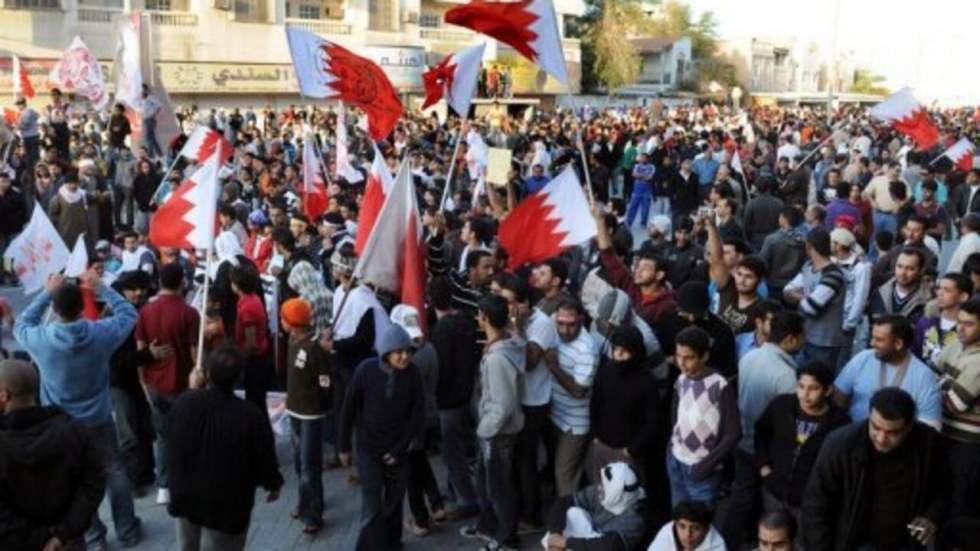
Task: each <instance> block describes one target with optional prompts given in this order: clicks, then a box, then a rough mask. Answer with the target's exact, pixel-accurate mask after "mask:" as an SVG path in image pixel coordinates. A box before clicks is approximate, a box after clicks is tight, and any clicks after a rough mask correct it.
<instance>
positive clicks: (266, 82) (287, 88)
mask: <svg viewBox="0 0 980 551" xmlns="http://www.w3.org/2000/svg"><path fill="white" fill-rule="evenodd" d="M157 67H158V68H159V69H160V76H161V78H162V79H163V82H164V83H166V85H167V90H168V91H169V92H171V93H194V92H206V93H222V92H228V93H248V92H253V93H254V92H259V93H262V92H268V93H277V92H279V93H281V92H297V88H296V78H295V77H294V76H293V67H292V66H291V65H289V64H285V63H284V64H271V63H270V64H248V65H244V64H238V63H179V62H172V61H160V62H158V63H157Z"/></svg>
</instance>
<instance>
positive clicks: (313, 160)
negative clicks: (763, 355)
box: [301, 129, 329, 220]
mask: <svg viewBox="0 0 980 551" xmlns="http://www.w3.org/2000/svg"><path fill="white" fill-rule="evenodd" d="M322 166H323V164H322V163H321V162H320V153H319V152H318V151H317V149H316V137H314V136H313V132H311V131H310V130H309V129H307V130H306V132H304V133H303V192H302V193H301V195H302V197H303V211H304V212H305V213H306V216H307V217H308V218H309V219H310V220H316V219H317V218H319V217H321V216H323V213H325V212H327V205H328V203H329V198H328V196H327V184H326V181H325V180H324V179H323V168H322Z"/></svg>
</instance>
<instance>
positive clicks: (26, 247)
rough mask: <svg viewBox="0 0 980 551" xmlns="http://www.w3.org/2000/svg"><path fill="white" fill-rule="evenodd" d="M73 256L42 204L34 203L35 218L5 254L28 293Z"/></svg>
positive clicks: (38, 287) (40, 286)
mask: <svg viewBox="0 0 980 551" xmlns="http://www.w3.org/2000/svg"><path fill="white" fill-rule="evenodd" d="M69 256H70V254H69V252H68V247H66V246H65V242H64V241H63V240H62V239H61V236H60V235H58V232H57V231H56V230H55V229H54V225H52V224H51V220H49V219H48V216H47V215H46V214H44V209H42V208H41V206H40V205H34V213H33V214H31V221H30V222H28V224H27V227H25V228H24V231H22V232H21V233H20V235H18V236H17V237H16V238H15V239H14V240H13V241H12V242H11V243H10V246H9V247H8V248H7V251H6V252H5V253H3V257H4V259H5V260H7V261H9V262H12V263H13V266H14V272H15V273H16V274H17V277H18V278H19V279H20V282H21V284H23V285H24V292H25V293H33V292H35V291H38V290H40V289H41V288H42V287H44V282H45V280H46V279H47V277H48V274H55V273H58V272H60V271H61V270H62V268H64V267H65V265H66V264H68V258H69Z"/></svg>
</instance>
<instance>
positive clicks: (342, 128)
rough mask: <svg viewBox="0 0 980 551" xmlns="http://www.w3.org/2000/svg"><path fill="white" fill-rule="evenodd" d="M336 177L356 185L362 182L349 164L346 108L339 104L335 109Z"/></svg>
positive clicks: (361, 177) (356, 171)
mask: <svg viewBox="0 0 980 551" xmlns="http://www.w3.org/2000/svg"><path fill="white" fill-rule="evenodd" d="M336 170H337V177H338V178H343V179H344V180H347V183H349V184H356V183H358V182H360V181H362V180H364V176H362V175H361V173H360V171H358V170H354V167H353V166H351V164H350V153H349V152H348V151H347V108H346V107H344V102H340V105H339V106H338V108H337V162H336Z"/></svg>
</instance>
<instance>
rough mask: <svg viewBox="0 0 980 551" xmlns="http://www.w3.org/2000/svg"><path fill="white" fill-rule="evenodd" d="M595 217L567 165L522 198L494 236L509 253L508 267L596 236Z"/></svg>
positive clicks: (548, 255) (580, 185) (536, 259)
mask: <svg viewBox="0 0 980 551" xmlns="http://www.w3.org/2000/svg"><path fill="white" fill-rule="evenodd" d="M596 233H597V230H596V225H595V219H594V218H593V217H592V214H591V212H590V211H589V200H588V199H587V198H586V197H585V192H584V191H582V184H580V183H579V181H578V177H577V176H576V175H575V170H574V169H573V168H572V167H571V165H569V167H568V168H566V169H565V170H564V171H562V173H561V174H559V175H558V176H557V177H555V179H553V180H552V181H550V182H548V185H546V186H544V187H543V188H541V190H540V191H538V192H537V193H535V194H533V195H531V196H530V197H528V198H526V199H524V200H523V201H521V202H520V204H518V205H517V207H516V208H514V210H513V211H511V212H510V214H508V215H507V217H506V218H504V219H503V221H502V222H501V223H500V229H499V230H498V231H497V237H498V238H499V239H500V245H501V246H502V247H503V248H504V249H505V250H506V251H507V253H508V254H509V255H510V260H509V263H508V266H509V267H510V268H512V269H513V268H517V267H518V266H520V265H521V264H524V263H525V262H540V261H542V260H546V259H548V258H551V257H553V256H555V255H557V254H560V253H561V252H562V251H563V250H565V249H566V248H567V247H571V246H574V245H578V244H580V243H583V242H585V241H588V240H589V239H591V238H593V237H595V236H596Z"/></svg>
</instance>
